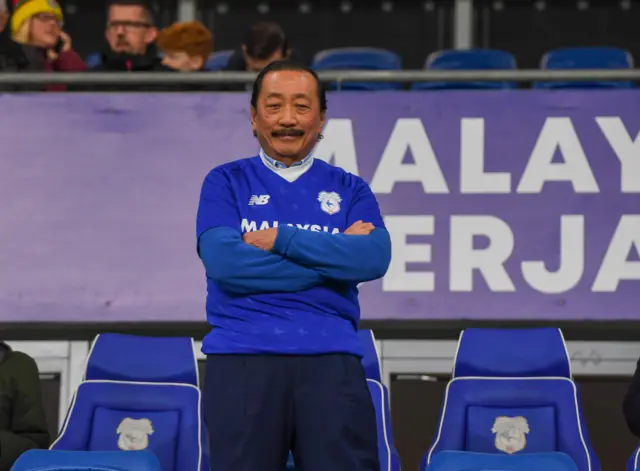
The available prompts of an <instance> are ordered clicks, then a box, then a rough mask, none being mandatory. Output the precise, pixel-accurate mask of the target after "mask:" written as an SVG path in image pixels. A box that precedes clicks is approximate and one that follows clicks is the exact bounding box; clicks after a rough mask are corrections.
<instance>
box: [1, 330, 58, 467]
mask: <svg viewBox="0 0 640 471" xmlns="http://www.w3.org/2000/svg"><path fill="white" fill-rule="evenodd" d="M0 366H1V367H0V392H1V394H0V471H9V470H10V469H11V467H12V466H13V463H14V462H15V461H16V459H17V458H18V457H19V456H20V455H21V454H22V453H24V452H25V451H27V450H31V449H33V448H48V447H49V445H50V441H51V437H50V436H49V430H48V427H47V420H46V417H45V414H44V404H43V403H42V393H41V390H40V375H39V373H38V366H37V365H36V362H35V361H34V360H33V358H31V357H30V356H29V355H26V354H24V353H22V352H14V351H13V350H11V348H10V347H9V346H8V345H7V344H6V343H4V342H0Z"/></svg>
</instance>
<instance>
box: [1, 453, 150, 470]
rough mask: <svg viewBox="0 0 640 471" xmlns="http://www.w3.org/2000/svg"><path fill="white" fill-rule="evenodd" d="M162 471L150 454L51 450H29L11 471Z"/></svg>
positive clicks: (21, 456)
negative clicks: (63, 470)
mask: <svg viewBox="0 0 640 471" xmlns="http://www.w3.org/2000/svg"><path fill="white" fill-rule="evenodd" d="M62 469H65V470H74V471H76V470H77V471H80V470H86V471H96V470H100V471H162V468H161V467H160V462H159V461H158V458H157V457H156V456H155V455H154V454H153V453H151V452H150V451H146V450H145V451H129V452H124V451H105V452H88V451H50V450H29V451H27V452H25V453H23V454H22V455H20V457H19V458H18V459H17V460H16V462H15V463H14V464H13V467H12V468H11V471H53V470H62Z"/></svg>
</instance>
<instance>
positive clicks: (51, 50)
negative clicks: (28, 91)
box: [10, 0, 87, 91]
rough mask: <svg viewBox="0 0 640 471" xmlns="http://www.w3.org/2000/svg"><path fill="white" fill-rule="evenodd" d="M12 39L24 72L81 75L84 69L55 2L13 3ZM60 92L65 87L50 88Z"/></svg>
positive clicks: (21, 0)
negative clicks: (21, 56) (19, 50)
mask: <svg viewBox="0 0 640 471" xmlns="http://www.w3.org/2000/svg"><path fill="white" fill-rule="evenodd" d="M10 21H11V36H12V38H13V40H14V41H16V42H17V43H20V44H21V45H22V48H23V50H24V54H25V56H26V58H27V61H28V64H29V66H28V68H27V71H34V72H56V71H58V72H82V71H84V70H86V69H87V65H86V64H85V63H84V62H83V60H82V59H81V58H80V56H79V55H78V53H77V52H75V51H74V50H73V49H72V47H71V38H70V37H69V35H68V34H66V33H65V32H64V31H63V30H62V22H63V16H62V9H61V8H60V5H58V3H57V2H56V1H55V0H14V9H13V14H12V15H11V20H10ZM46 89H47V90H48V91H62V90H65V89H66V87H65V86H64V85H49V86H47V87H46Z"/></svg>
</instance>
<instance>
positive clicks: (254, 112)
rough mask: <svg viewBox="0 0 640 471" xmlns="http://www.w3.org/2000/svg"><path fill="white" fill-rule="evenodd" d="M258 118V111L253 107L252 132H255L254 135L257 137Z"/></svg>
mask: <svg viewBox="0 0 640 471" xmlns="http://www.w3.org/2000/svg"><path fill="white" fill-rule="evenodd" d="M257 118H258V111H257V110H256V109H255V108H254V107H253V106H251V130H252V131H253V135H254V136H256V135H257V132H258V130H257Z"/></svg>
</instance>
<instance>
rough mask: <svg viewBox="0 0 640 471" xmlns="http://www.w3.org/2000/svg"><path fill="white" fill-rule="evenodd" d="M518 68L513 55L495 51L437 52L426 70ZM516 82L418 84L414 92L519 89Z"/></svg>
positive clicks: (426, 65)
mask: <svg viewBox="0 0 640 471" xmlns="http://www.w3.org/2000/svg"><path fill="white" fill-rule="evenodd" d="M515 68H516V59H515V57H514V56H513V54H511V53H509V52H506V51H500V50H494V49H469V50H446V51H437V52H434V53H433V54H431V55H429V57H428V58H427V61H426V63H425V69H429V70H511V69H515ZM517 86H518V85H517V84H516V83H515V82H446V81H445V82H418V83H414V84H413V86H412V88H413V89H414V90H442V89H456V90H461V89H489V90H495V89H504V88H517Z"/></svg>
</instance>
